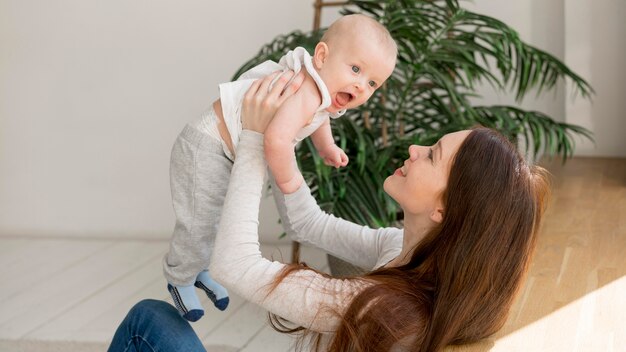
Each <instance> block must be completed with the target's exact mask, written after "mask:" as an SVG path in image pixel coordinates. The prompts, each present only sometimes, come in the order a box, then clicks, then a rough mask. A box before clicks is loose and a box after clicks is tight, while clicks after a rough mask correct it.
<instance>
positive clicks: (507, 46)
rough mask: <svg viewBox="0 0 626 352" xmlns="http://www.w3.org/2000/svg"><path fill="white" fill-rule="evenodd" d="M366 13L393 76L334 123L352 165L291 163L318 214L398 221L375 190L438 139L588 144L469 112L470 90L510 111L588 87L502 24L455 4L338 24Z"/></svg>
mask: <svg viewBox="0 0 626 352" xmlns="http://www.w3.org/2000/svg"><path fill="white" fill-rule="evenodd" d="M356 12H359V13H364V14H367V15H370V16H372V17H373V18H375V19H377V20H378V21H380V22H381V23H382V24H384V25H385V26H386V27H387V28H388V29H389V31H390V33H391V35H392V36H393V37H394V39H395V40H396V42H397V44H398V61H397V66H396V69H395V71H394V72H393V74H392V76H391V77H390V78H389V79H388V80H387V82H386V83H385V85H384V86H383V87H381V89H379V90H378V91H377V92H376V93H375V94H374V95H373V96H372V97H371V98H370V100H369V101H368V102H367V103H366V104H364V105H363V106H361V107H360V108H358V109H353V110H349V111H348V112H347V113H346V115H345V116H344V117H342V118H340V119H337V120H335V121H334V122H333V133H334V135H335V136H336V139H337V143H338V145H339V146H340V147H341V148H342V149H343V150H345V151H346V153H347V154H348V156H349V158H350V163H349V164H348V166H347V167H345V168H342V169H333V168H330V167H327V166H325V165H324V164H323V162H322V160H321V159H320V158H319V156H318V155H317V153H316V151H315V149H314V147H313V144H312V143H311V142H310V141H309V140H308V139H307V140H305V141H304V142H303V143H302V144H301V145H300V146H299V148H298V149H297V152H296V154H297V159H298V162H299V166H300V169H301V170H302V173H303V175H304V176H305V179H306V180H307V182H308V183H309V185H310V186H311V189H312V192H313V195H314V196H315V197H316V199H317V201H318V203H319V204H320V206H322V208H324V209H325V210H327V211H329V212H331V213H333V214H335V215H337V216H340V217H343V218H345V219H348V220H351V221H354V222H357V223H360V224H365V225H369V226H372V227H380V226H389V225H392V224H393V223H394V222H396V221H397V220H398V214H399V209H398V207H397V205H396V204H395V202H393V201H392V200H391V199H390V198H389V197H388V196H387V195H386V194H385V193H384V192H383V191H382V187H381V185H382V183H383V181H384V179H385V178H386V177H387V176H388V175H390V174H391V173H392V172H393V170H394V169H395V168H396V167H397V166H398V165H399V164H400V162H401V161H402V160H404V159H405V158H406V156H407V147H408V145H410V144H413V143H417V144H426V145H428V144H430V143H433V142H434V141H436V140H437V139H438V138H439V137H441V136H442V135H443V134H445V133H447V132H450V131H456V130H460V129H464V128H468V127H471V126H474V125H478V124H480V125H483V126H488V127H492V128H495V129H497V130H499V131H501V132H502V133H503V134H505V135H506V136H508V137H509V138H510V139H511V140H512V141H514V142H517V141H518V140H519V139H522V140H524V141H525V142H526V143H524V144H525V145H526V147H527V152H528V153H530V154H531V155H534V156H537V155H539V154H540V153H546V154H548V155H559V156H561V157H563V159H564V160H565V159H566V158H567V157H569V156H571V155H572V153H573V150H574V140H573V137H574V135H581V136H584V137H586V138H589V139H591V138H592V136H591V133H590V132H589V131H588V130H586V129H584V128H582V127H579V126H576V125H571V124H566V123H562V122H557V121H555V120H554V119H552V118H550V117H549V116H547V115H545V114H543V113H541V112H538V111H525V110H523V109H521V108H519V107H515V106H504V105H500V106H481V105H473V104H472V102H471V100H470V99H471V98H473V97H476V96H477V94H476V86H477V84H478V83H481V82H488V83H489V84H491V85H492V86H493V87H495V88H497V89H499V90H501V91H507V92H514V94H515V96H516V98H517V100H518V102H519V101H521V100H522V98H523V97H525V96H526V95H527V94H528V93H529V92H531V91H536V92H537V93H536V94H541V93H542V92H544V91H547V90H552V89H554V88H555V86H556V83H557V82H558V81H559V80H561V79H567V80H569V81H571V83H572V84H573V85H574V87H576V88H577V92H579V94H580V95H581V96H583V97H585V98H589V97H590V95H591V94H592V93H593V90H592V88H591V87H590V86H589V84H588V83H587V82H586V81H585V80H584V79H583V78H581V77H580V76H578V75H577V74H576V73H574V72H572V71H571V70H570V69H569V68H568V67H567V66H566V65H564V64H563V63H562V62H560V61H559V60H558V59H557V58H555V57H554V56H552V55H550V54H548V53H547V52H545V51H542V50H540V49H537V48H534V47H532V46H530V45H528V44H526V43H524V42H523V41H522V40H521V39H520V38H519V35H518V34H517V33H516V32H515V30H513V29H512V28H510V27H509V26H507V25H506V24H505V23H502V22H501V21H499V20H497V19H494V18H491V17H488V16H484V15H480V14H477V13H473V12H470V11H467V10H464V9H462V8H461V7H460V6H459V3H458V1H457V0H446V1H432V0H413V1H409V0H384V1H380V0H376V1H373V0H362V1H349V2H348V5H347V7H344V8H343V10H342V13H343V14H349V13H356ZM322 33H323V30H319V31H311V32H307V33H304V32H300V31H294V32H292V33H289V34H286V35H281V36H278V37H277V38H275V39H274V40H273V41H272V42H271V43H269V44H267V45H265V46H264V47H263V48H262V49H261V50H260V52H259V53H258V54H257V55H256V56H255V57H254V58H253V59H251V60H250V61H248V62H247V63H246V64H244V65H243V66H242V67H241V68H240V69H239V71H238V72H237V73H236V74H235V77H238V76H239V75H240V74H241V73H243V72H245V71H246V70H248V69H249V68H251V67H253V66H255V65H257V64H259V63H261V62H263V61H265V60H274V61H278V59H279V58H280V57H281V56H282V55H283V54H284V53H286V52H287V51H288V50H290V49H292V48H294V47H296V46H303V47H305V48H307V49H308V50H309V52H313V49H314V47H315V45H316V43H317V42H318V41H319V39H320V37H321V34H322Z"/></svg>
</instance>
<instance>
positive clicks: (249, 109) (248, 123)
mask: <svg viewBox="0 0 626 352" xmlns="http://www.w3.org/2000/svg"><path fill="white" fill-rule="evenodd" d="M278 75H281V76H280V77H279V78H278V79H277V80H276V82H274V85H273V86H272V89H269V86H270V83H272V80H274V78H276V77H277V76H278ZM291 77H293V71H291V70H289V71H285V72H284V73H282V74H281V72H274V73H272V74H271V75H269V76H267V77H265V78H263V79H260V80H256V81H255V82H254V83H252V85H251V86H250V88H249V89H248V91H247V92H246V95H244V97H243V104H242V110H241V124H242V127H243V128H244V129H246V130H252V131H256V132H259V133H264V132H265V129H266V128H267V126H268V125H269V123H270V121H271V120H272V118H274V115H275V114H276V111H277V110H278V108H279V107H280V106H281V105H282V104H283V102H285V100H287V98H289V97H290V96H292V95H293V93H295V92H296V91H297V90H298V89H299V88H300V86H301V85H302V82H303V81H304V73H302V72H300V73H298V74H297V75H296V77H295V78H294V79H293V81H292V82H291V84H289V86H287V83H289V80H291Z"/></svg>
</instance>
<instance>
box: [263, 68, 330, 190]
mask: <svg viewBox="0 0 626 352" xmlns="http://www.w3.org/2000/svg"><path fill="white" fill-rule="evenodd" d="M320 103H321V98H320V96H319V93H318V91H317V87H316V86H315V83H314V82H312V80H308V79H305V81H304V83H303V84H302V87H300V89H299V90H298V91H297V92H296V93H295V94H294V95H293V96H292V97H290V98H289V99H287V101H285V103H284V104H283V105H282V106H281V107H280V108H279V109H278V111H277V112H276V116H275V117H274V119H273V120H272V122H270V125H269V126H268V127H267V130H266V131H265V140H264V143H265V158H266V159H267V164H268V166H269V168H270V170H271V171H272V174H273V175H274V178H275V180H276V185H277V186H278V188H280V190H281V191H282V192H283V193H285V194H289V193H293V192H295V191H296V190H297V189H298V188H299V187H300V185H301V184H302V181H303V180H304V178H303V177H302V174H301V173H300V170H298V166H297V163H296V157H295V153H294V144H293V140H294V139H295V137H296V135H297V133H298V131H300V130H301V129H302V128H303V127H304V126H305V125H307V124H308V123H309V121H310V120H311V118H312V117H313V115H314V114H315V111H316V110H317V108H318V107H319V105H320ZM331 137H332V136H331Z"/></svg>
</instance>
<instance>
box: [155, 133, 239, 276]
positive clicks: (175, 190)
mask: <svg viewBox="0 0 626 352" xmlns="http://www.w3.org/2000/svg"><path fill="white" fill-rule="evenodd" d="M232 167H233V162H232V161H231V160H230V159H228V158H227V157H226V155H225V154H224V151H223V149H222V144H221V142H220V141H218V140H216V139H215V138H213V137H211V136H209V135H206V134H204V133H202V132H200V131H199V130H197V129H195V128H194V127H192V126H190V125H187V126H185V128H184V129H183V130H182V132H181V133H180V134H179V135H178V138H177V139H176V142H174V146H173V147H172V154H171V159H170V187H171V192H172V203H173V205H174V213H175V215H176V225H175V226H174V233H173V235H172V239H171V242H170V250H169V252H168V253H167V254H166V255H165V257H164V258H163V273H164V274H165V278H166V279H167V281H168V282H169V283H170V284H172V285H176V286H187V285H192V284H193V283H194V282H195V280H196V275H198V273H200V272H201V271H203V270H206V269H207V268H208V266H209V260H210V258H211V257H210V256H211V252H212V251H213V245H214V243H215V236H216V234H217V227H218V225H219V221H220V216H221V212H222V206H223V204H224V198H225V196H226V190H227V189H228V181H229V178H230V172H231V169H232Z"/></svg>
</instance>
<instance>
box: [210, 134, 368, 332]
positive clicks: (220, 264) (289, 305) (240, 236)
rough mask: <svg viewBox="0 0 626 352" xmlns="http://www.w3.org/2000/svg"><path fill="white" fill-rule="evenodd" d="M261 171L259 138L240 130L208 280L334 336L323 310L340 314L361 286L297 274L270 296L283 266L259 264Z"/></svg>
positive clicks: (304, 272) (329, 314)
mask: <svg viewBox="0 0 626 352" xmlns="http://www.w3.org/2000/svg"><path fill="white" fill-rule="evenodd" d="M266 167H267V165H266V163H265V160H264V158H263V135H262V134H259V133H256V132H252V131H249V130H244V131H243V132H242V134H241V139H240V142H239V145H238V147H237V158H236V160H235V164H234V166H233V169H232V173H231V178H230V184H229V186H228V193H227V195H226V200H225V202H224V208H223V212H222V218H221V222H220V227H219V230H218V234H217V238H216V240H215V248H214V250H213V256H212V260H211V264H210V271H211V274H212V275H214V277H215V278H216V279H217V280H218V281H219V282H221V283H222V284H224V285H225V286H226V287H227V288H228V289H229V290H231V291H234V292H235V293H237V294H238V295H240V296H242V297H244V298H245V299H247V300H250V301H251V302H254V303H256V304H259V305H261V306H262V307H263V308H265V309H267V310H269V311H270V312H272V313H275V314H278V315H279V316H281V317H283V318H285V319H287V320H289V321H291V322H293V323H295V324H299V325H302V326H305V327H307V328H310V329H312V330H315V331H320V332H330V331H333V330H334V329H335V327H336V326H337V324H338V320H337V317H336V316H335V314H333V313H332V311H331V310H329V309H328V308H330V309H332V310H335V311H337V312H339V313H342V312H343V310H344V309H345V307H347V304H348V303H349V302H350V299H351V298H352V297H353V295H354V293H355V292H356V291H357V290H359V289H360V288H361V287H362V285H364V284H363V283H357V282H355V281H347V280H338V279H328V278H325V277H323V276H322V275H320V274H317V273H315V272H313V271H310V270H300V271H297V272H294V273H292V274H290V275H289V276H288V277H287V278H285V279H284V280H283V281H282V282H281V283H280V284H279V285H278V286H277V287H276V289H275V290H273V291H272V292H271V293H270V290H269V289H270V287H271V286H272V284H273V283H274V281H275V279H276V277H277V275H278V274H279V273H280V272H281V270H283V268H284V267H285V265H284V264H281V263H278V262H274V261H269V260H267V259H264V258H263V257H262V256H261V252H260V250H259V240H258V224H259V222H258V215H259V203H260V199H261V196H262V193H263V184H264V182H263V181H264V180H263V179H264V175H265V170H266Z"/></svg>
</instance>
